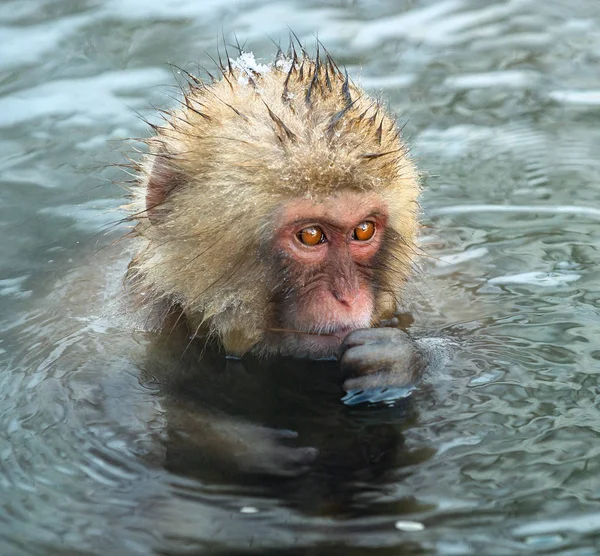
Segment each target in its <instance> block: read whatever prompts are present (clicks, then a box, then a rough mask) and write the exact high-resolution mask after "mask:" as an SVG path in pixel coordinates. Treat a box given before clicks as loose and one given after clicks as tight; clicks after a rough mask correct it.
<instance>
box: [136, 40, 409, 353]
mask: <svg viewBox="0 0 600 556" xmlns="http://www.w3.org/2000/svg"><path fill="white" fill-rule="evenodd" d="M226 58H227V61H226V63H219V64H217V65H218V69H219V71H220V76H219V78H218V79H216V78H213V77H212V76H210V80H208V81H204V80H201V79H200V78H198V77H195V76H193V75H191V74H189V73H187V72H183V74H184V75H185V77H186V79H187V84H186V86H185V87H184V88H183V95H182V98H181V101H180V106H179V107H177V108H176V109H174V110H172V111H169V112H167V113H166V116H165V123H164V124H163V125H160V126H154V125H153V126H152V127H153V128H154V130H155V135H154V136H153V137H151V138H150V139H148V140H146V142H147V143H148V144H149V151H150V152H149V154H148V155H147V156H146V157H145V159H144V160H143V162H142V163H140V164H139V165H138V176H139V179H138V180H137V186H136V187H135V188H134V195H133V202H132V204H131V205H130V207H129V210H130V216H129V219H130V220H131V221H135V222H137V225H136V226H135V228H134V230H133V235H134V236H136V238H137V241H138V242H139V247H138V251H137V254H136V256H135V257H134V259H133V261H132V262H131V265H130V270H129V275H128V278H129V282H130V284H131V287H132V288H133V289H134V290H135V291H137V292H138V293H139V294H141V295H140V296H139V298H142V299H144V300H147V301H148V302H149V303H158V302H161V303H163V304H166V305H167V306H168V307H177V308H180V309H181V310H182V312H183V314H184V315H185V317H186V319H187V321H188V323H189V325H190V326H191V327H192V328H193V329H200V328H202V329H203V331H204V332H208V333H209V334H211V335H213V336H216V337H217V338H218V339H219V340H220V341H221V342H222V343H223V345H224V346H225V348H226V349H227V350H228V351H230V352H232V353H238V354H239V353H243V352H245V351H246V350H248V349H249V348H251V347H252V346H254V345H260V343H261V339H262V338H263V334H264V332H265V329H266V328H268V327H269V326H274V325H275V326H276V323H273V318H274V317H273V315H274V314H275V313H276V311H274V308H273V299H274V298H275V297H276V296H275V294H276V293H277V290H278V287H280V286H281V284H280V283H279V282H278V277H277V276H274V272H275V271H274V269H273V268H272V263H271V260H272V256H271V254H270V248H271V245H272V241H273V236H274V231H275V230H274V215H275V214H276V212H277V210H278V208H279V207H281V206H282V205H283V204H284V203H285V202H287V201H289V200H290V199H292V198H310V199H312V200H314V201H315V202H319V200H320V199H323V198H325V197H328V196H331V195H334V194H335V193H337V192H341V191H364V192H370V193H376V194H378V195H379V196H380V197H381V199H382V200H383V202H384V203H385V204H386V205H387V209H388V229H387V232H386V240H385V246H384V247H385V252H384V253H383V254H382V256H381V257H379V258H378V261H377V265H378V268H377V269H375V270H376V273H375V280H376V284H375V286H376V314H375V315H374V323H376V322H377V321H378V320H379V319H381V318H387V317H389V316H390V313H391V312H393V311H394V310H395V308H396V305H397V301H398V300H399V296H400V292H401V290H402V286H403V283H404V281H405V280H406V277H407V276H408V274H409V271H410V266H411V261H412V259H413V253H414V251H415V249H414V245H415V243H414V242H415V234H416V229H417V212H418V205H417V197H418V194H419V183H418V175H417V171H416V169H415V166H414V164H413V163H412V161H411V160H410V158H409V154H408V151H407V148H406V146H405V145H404V143H403V141H402V139H401V135H400V130H399V128H398V126H397V124H396V122H395V120H394V119H393V118H392V117H391V116H390V115H389V114H388V112H387V110H386V109H385V108H384V106H383V105H382V104H381V102H379V101H377V100H375V99H373V98H370V97H369V96H367V94H366V93H365V92H364V91H362V90H361V89H360V88H358V87H357V86H356V85H354V84H353V83H352V81H351V80H350V79H349V78H348V75H347V72H346V71H342V70H341V69H340V68H339V67H338V66H337V65H336V63H335V62H334V61H333V59H332V58H331V56H330V55H329V53H327V52H326V51H325V50H324V49H322V47H319V46H318V47H317V49H316V55H315V57H314V58H313V57H311V56H309V55H308V54H307V53H306V51H305V50H304V49H303V48H302V47H300V49H299V51H298V50H297V49H296V48H294V47H293V46H292V47H291V48H290V51H289V52H288V53H287V54H284V53H283V52H281V50H280V51H279V52H278V53H277V56H276V58H275V61H274V62H273V63H272V64H270V65H268V66H266V65H261V64H257V63H256V62H255V60H254V56H253V55H252V54H249V53H245V52H242V51H240V53H239V57H238V58H237V60H233V59H231V58H229V56H228V55H227V57H226Z"/></svg>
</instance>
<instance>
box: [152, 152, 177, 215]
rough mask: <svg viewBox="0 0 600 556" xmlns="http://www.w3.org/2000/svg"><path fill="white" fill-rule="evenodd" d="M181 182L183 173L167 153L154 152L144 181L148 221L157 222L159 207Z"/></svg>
mask: <svg viewBox="0 0 600 556" xmlns="http://www.w3.org/2000/svg"><path fill="white" fill-rule="evenodd" d="M183 182H184V178H183V173H182V172H181V171H180V170H178V169H177V168H175V167H174V165H173V163H172V160H170V159H169V157H168V155H165V154H162V153H156V154H155V155H154V160H153V162H152V166H151V168H150V172H149V174H148V181H147V183H146V214H147V215H148V218H149V219H150V222H152V223H153V224H154V223H156V222H157V220H158V219H159V215H160V214H159V213H160V212H162V211H161V210H159V209H160V207H161V206H162V205H163V204H164V202H165V201H166V200H167V198H168V197H169V195H170V194H171V193H172V192H173V191H174V190H175V189H177V188H178V187H180V186H181V185H182V183H183Z"/></svg>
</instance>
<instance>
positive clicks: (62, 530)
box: [0, 0, 600, 556]
mask: <svg viewBox="0 0 600 556" xmlns="http://www.w3.org/2000/svg"><path fill="white" fill-rule="evenodd" d="M287 25H289V26H291V27H292V28H293V29H294V30H295V31H296V32H297V33H298V35H299V36H300V37H301V38H303V39H304V40H306V41H307V43H308V44H311V41H312V40H313V39H312V36H313V35H314V34H318V36H319V38H320V39H321V40H322V41H323V42H324V43H325V44H326V45H327V47H328V49H329V50H330V51H331V52H332V53H333V54H334V55H335V56H336V58H337V59H338V61H339V62H341V63H343V64H345V65H346V66H347V67H348V69H349V72H350V73H351V74H352V75H355V76H356V75H358V78H359V79H358V80H359V81H360V82H361V83H362V84H363V85H364V86H365V87H366V88H368V89H369V90H371V91H374V92H377V91H383V95H384V97H385V98H387V99H388V100H389V104H390V105H391V107H392V108H393V109H394V110H395V111H396V112H397V113H398V114H399V115H400V120H401V122H403V123H404V122H406V127H405V130H406V135H407V137H408V139H409V141H410V143H411V145H412V146H413V152H414V153H415V154H416V155H417V156H418V157H419V160H420V166H421V168H422V169H423V170H424V171H425V172H426V173H427V175H426V177H425V183H426V191H425V193H424V196H423V201H422V205H423V209H424V213H425V217H424V220H425V227H424V229H423V247H424V250H425V251H426V253H427V254H428V257H426V258H425V260H424V264H423V271H422V273H421V277H420V278H419V279H418V280H416V281H415V282H414V284H413V285H411V287H410V290H409V294H410V297H411V302H412V304H413V305H416V310H415V313H414V316H415V324H414V328H415V330H416V331H418V332H422V333H429V334H432V333H435V334H438V335H443V336H446V337H451V338H454V339H456V340H457V341H458V342H459V343H460V344H461V348H460V350H459V355H458V356H457V358H456V360H455V361H454V363H453V364H451V365H448V366H447V367H445V368H444V369H440V370H438V371H437V372H436V373H435V374H434V375H433V376H428V377H427V380H426V385H424V386H423V387H422V388H421V389H420V390H419V391H418V392H415V393H413V396H412V398H411V400H410V401H408V402H406V403H402V404H396V405H395V406H392V407H386V406H380V407H364V406H353V407H349V406H344V405H343V404H341V403H340V402H339V398H340V393H339V392H337V391H336V390H335V388H334V389H333V390H332V389H331V384H332V383H331V381H327V380H326V378H327V376H328V374H327V373H328V372H329V371H331V369H328V368H321V367H318V366H317V368H312V370H311V371H306V369H304V370H301V369H296V368H293V367H290V368H288V367H285V366H284V367H282V366H277V364H276V363H274V364H273V365H272V366H271V367H269V366H267V368H257V369H254V371H253V372H247V371H248V369H244V368H240V367H239V365H236V364H235V363H233V362H229V363H228V362H225V361H223V360H217V361H210V360H209V361H208V362H207V363H206V367H207V368H206V369H204V370H203V371H204V374H203V375H202V376H211V373H212V376H215V373H217V374H216V376H220V377H222V381H223V383H222V385H221V386H222V388H214V389H213V390H212V391H211V390H210V389H207V387H206V385H205V384H204V383H203V382H201V381H200V382H199V383H198V385H197V387H195V388H193V389H192V390H191V391H190V392H187V393H186V392H174V393H172V394H173V395H172V396H170V397H168V396H167V397H165V396H163V395H162V393H161V392H160V391H159V390H158V389H157V388H156V387H155V386H154V383H153V381H152V380H151V378H152V377H153V376H154V375H153V373H154V372H157V371H156V369H154V368H153V367H152V365H151V364H148V365H146V364H145V363H148V362H150V363H152V362H154V360H155V359H158V356H156V357H150V358H149V359H144V357H148V355H147V351H146V350H147V347H148V338H147V337H146V336H145V335H144V333H142V332H140V331H139V330H138V329H137V328H136V327H135V326H134V323H128V322H121V321H115V319H114V318H112V314H113V313H114V311H113V310H112V306H113V304H114V303H118V301H116V300H115V299H113V297H111V296H110V295H109V294H108V293H107V292H115V291H117V290H118V287H119V281H120V276H121V275H122V272H123V269H124V266H125V264H126V259H127V256H126V255H125V256H123V254H122V249H123V248H124V247H122V246H121V245H117V246H116V247H115V248H112V249H110V248H108V249H107V248H106V246H107V245H109V244H110V243H112V242H113V241H114V240H115V239H116V238H117V237H119V236H120V235H121V234H122V233H123V231H124V230H123V229H122V228H119V226H116V227H115V226H114V225H113V223H114V222H115V221H116V220H117V219H118V213H116V212H115V209H117V207H118V206H119V205H120V204H121V202H122V201H121V199H120V196H121V195H122V191H121V189H120V188H119V187H118V186H116V185H114V184H113V183H112V182H113V180H115V179H121V177H122V176H121V175H120V174H119V172H118V171H117V170H115V169H114V168H111V167H107V166H106V165H107V163H110V162H120V161H121V157H120V155H119V151H123V150H127V148H128V147H123V146H122V144H121V143H120V140H121V139H122V138H124V137H135V136H140V135H141V136H144V135H146V134H147V130H146V129H145V126H144V124H143V123H142V121H141V120H140V119H139V118H138V116H137V114H136V112H139V113H140V114H141V115H142V116H144V117H152V113H153V112H152V109H151V108H150V107H151V105H152V104H154V105H157V106H167V105H169V104H170V103H171V100H170V99H169V95H170V94H171V89H169V86H170V85H172V84H173V83H174V76H173V74H172V71H171V70H170V69H169V66H168V65H167V62H171V63H174V64H177V65H180V66H182V67H186V68H189V69H193V68H194V67H196V64H197V63H198V62H199V63H200V64H201V65H204V66H210V65H211V62H210V59H209V57H208V54H214V52H215V50H216V44H217V35H218V34H220V31H219V32H217V30H220V29H223V30H224V32H225V34H229V33H230V32H232V31H235V32H236V33H237V35H238V37H239V38H240V39H241V40H245V41H247V45H248V47H249V48H251V49H252V50H253V51H254V52H255V54H256V55H257V56H259V57H263V58H266V59H270V58H269V56H270V55H271V54H272V52H273V50H274V49H273V45H272V43H271V40H270V38H269V37H272V38H274V39H275V40H279V38H282V39H283V40H284V41H285V40H287V27H286V26H287ZM599 61H600V4H598V2H597V1H596V0H587V1H586V0H582V1H579V2H577V3H573V2H568V1H567V0H560V1H558V0H549V1H547V2H539V1H536V0H508V1H492V2H483V1H477V0H440V1H425V0H413V1H410V2H409V1H407V2H402V3H401V2H393V1H391V0H387V1H384V0H380V1H377V2H372V1H368V2H367V1H366V0H365V1H361V0H355V1H333V0H331V1H329V2H317V1H313V2H311V1H307V2H296V1H293V0H281V1H279V2H265V1H259V0H248V1H241V2H240V1H236V0H210V1H203V2H197V1H193V0H165V1H161V2H159V1H154V2H153V1H148V0H147V1H144V2H141V1H137V0H124V1H123V0H103V1H95V0H87V1H78V2H73V1H71V0H46V1H44V0H37V1H34V0H29V1H23V0H12V1H11V0H4V1H3V2H2V3H1V4H0V128H1V132H0V168H1V173H0V182H1V187H0V214H1V217H0V233H1V237H2V238H3V241H2V242H1V243H0V265H1V266H0V269H1V270H0V311H1V312H0V315H1V317H0V319H1V322H0V330H2V332H1V335H0V337H1V343H0V358H1V359H0V369H1V373H0V431H1V434H0V466H1V471H0V492H1V495H0V553H2V554H7V555H13V554H14V555H21V554H44V555H46V554H73V555H74V554H150V553H155V554H195V553H198V554H222V555H225V554H227V555H231V554H257V555H258V554H260V555H263V554H278V555H279V554H289V555H299V554H323V555H334V556H335V555H337V554H344V555H348V554H350V555H353V554H361V555H362V554H369V555H378V556H379V555H388V554H451V555H458V554H474V555H480V554H495V555H496V554H507V555H508V554H529V553H531V554H568V555H578V556H582V555H588V554H589V555H593V554H597V553H598V551H600V458H599V455H600V442H599V440H600V439H599V435H600V428H599V424H600V412H599V411H598V406H597V402H596V394H597V393H598V391H599V387H600V378H599V377H598V375H599V370H600V367H599V360H600V348H598V341H599V338H600V327H599V324H598V322H599V319H598V305H599V297H600V296H599V294H598V287H597V284H598V270H597V268H598V267H597V263H598V258H599V256H598V250H597V245H598V244H599V240H600V237H599V236H600V232H599V229H600V228H599V226H598V221H599V220H600V188H599V187H598V175H599V170H600V155H599V154H598V153H599V152H600V134H598V131H597V130H598V126H599V124H600V77H599V75H598V71H597V68H598V63H599ZM107 282H108V285H107ZM594 284H596V286H594ZM145 354H146V355H145ZM160 355H161V356H164V354H160ZM192 355H193V354H192ZM190 357H192V356H191V355H190ZM144 362H145V363H144ZM190 366H193V363H190ZM191 370H192V371H193V370H194V368H192V369H191ZM281 371H284V373H282V372H281ZM218 373H221V374H218ZM311 373H314V374H311ZM282 375H283V376H284V378H282ZM149 377H150V379H149ZM199 380H200V379H199ZM269 385H274V386H273V387H270V386H269ZM203 397H204V399H209V400H210V401H211V402H213V403H214V404H215V405H218V406H220V407H222V408H225V410H227V411H228V412H229V413H230V414H235V416H237V417H242V418H252V419H253V421H254V422H256V423H262V424H265V425H269V426H277V427H278V428H280V429H284V430H293V431H295V432H297V433H298V437H297V438H288V439H287V440H286V439H280V440H281V445H282V446H284V445H286V446H288V447H291V448H295V449H297V450H301V449H302V447H306V446H316V447H318V448H319V449H320V460H319V461H318V463H317V464H315V465H314V466H313V467H310V466H309V471H308V473H306V474H304V475H302V476H301V477H300V478H297V479H275V478H273V477H266V478H264V477H263V478H262V479H258V478H257V479H255V480H247V479H243V478H240V477H238V476H236V475H235V473H230V472H229V470H228V469H227V467H226V465H225V463H223V462H219V461H210V460H208V461H207V460H205V459H203V457H202V453H203V452H202V450H201V446H200V447H199V446H198V445H197V444H196V442H198V437H197V436H194V435H193V434H191V435H190V436H189V437H188V438H183V439H182V438H181V436H178V433H181V432H182V431H183V432H188V433H189V432H190V431H192V433H193V429H194V426H195V425H194V423H199V422H200V423H201V422H202V420H201V418H200V417H201V416H200V417H199V416H198V415H195V414H194V410H193V409H189V408H186V404H189V403H190V400H194V399H195V398H203ZM192 407H193V403H192ZM182 408H183V409H182ZM247 432H248V433H249V434H250V433H251V434H256V436H257V438H259V437H260V433H261V429H256V430H252V431H247ZM290 453H291V454H293V455H295V456H301V455H302V452H298V451H294V450H292V452H290V451H286V450H282V452H281V456H282V458H283V459H285V457H288V456H289V455H290ZM215 457H217V456H215ZM300 459H301V458H300ZM296 463H297V462H296Z"/></svg>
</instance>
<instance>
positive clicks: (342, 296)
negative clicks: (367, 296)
mask: <svg viewBox="0 0 600 556" xmlns="http://www.w3.org/2000/svg"><path fill="white" fill-rule="evenodd" d="M331 293H332V294H333V297H334V298H335V299H336V301H339V302H340V303H341V304H342V305H346V306H348V307H350V305H352V304H353V303H354V302H355V301H356V298H357V297H358V293H355V292H339V291H337V290H333V291H332V292H331Z"/></svg>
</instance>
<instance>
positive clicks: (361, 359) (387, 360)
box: [340, 344, 415, 375]
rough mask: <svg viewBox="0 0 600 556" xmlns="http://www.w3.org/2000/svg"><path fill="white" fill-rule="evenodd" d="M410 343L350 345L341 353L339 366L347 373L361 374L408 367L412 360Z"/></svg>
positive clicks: (412, 353) (412, 351) (412, 354)
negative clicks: (350, 346)
mask: <svg viewBox="0 0 600 556" xmlns="http://www.w3.org/2000/svg"><path fill="white" fill-rule="evenodd" d="M414 353H415V352H414V350H413V349H412V346H411V344H404V345H398V344H367V345H359V346H356V347H352V348H350V349H348V350H346V352H345V353H344V354H343V355H342V358H341V359H340V368H341V369H342V371H343V372H344V373H345V374H347V375H363V374H370V373H375V372H377V371H381V370H384V369H392V368H393V369H399V370H402V369H405V368H406V369H408V368H409V367H410V365H411V363H412V361H413V356H414Z"/></svg>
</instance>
